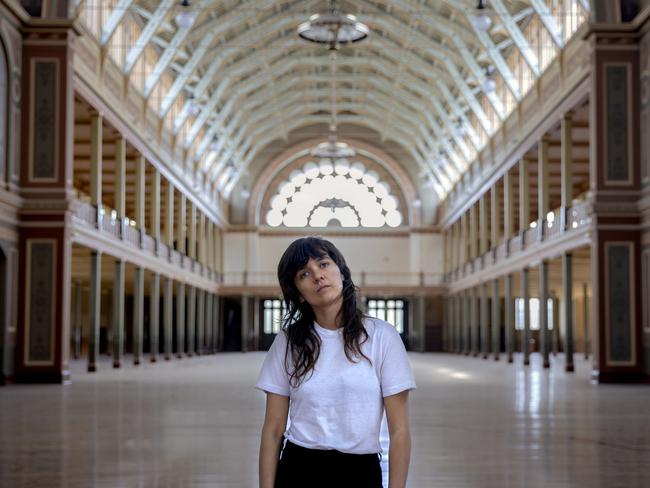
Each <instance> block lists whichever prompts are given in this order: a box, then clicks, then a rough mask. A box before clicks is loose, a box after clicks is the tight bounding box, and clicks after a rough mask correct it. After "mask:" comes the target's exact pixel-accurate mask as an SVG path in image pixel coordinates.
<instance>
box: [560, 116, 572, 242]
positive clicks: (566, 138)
mask: <svg viewBox="0 0 650 488" xmlns="http://www.w3.org/2000/svg"><path fill="white" fill-rule="evenodd" d="M571 117H572V114H571V113H566V114H564V116H563V117H562V122H561V126H560V144H561V156H560V158H561V159H560V173H561V208H560V230H561V231H562V232H564V231H566V230H568V225H569V210H570V208H571V202H572V200H573V137H572V126H573V123H572V120H571Z"/></svg>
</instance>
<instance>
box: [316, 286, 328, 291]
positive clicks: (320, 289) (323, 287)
mask: <svg viewBox="0 0 650 488" xmlns="http://www.w3.org/2000/svg"><path fill="white" fill-rule="evenodd" d="M329 287H330V285H323V286H321V287H320V288H319V289H318V290H316V293H320V292H321V291H322V290H324V289H325V288H329Z"/></svg>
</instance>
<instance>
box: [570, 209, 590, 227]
mask: <svg viewBox="0 0 650 488" xmlns="http://www.w3.org/2000/svg"><path fill="white" fill-rule="evenodd" d="M568 214H569V218H568V225H567V226H568V230H572V229H577V228H579V227H583V226H585V225H589V224H591V204H590V203H589V202H580V203H578V204H576V205H574V206H573V207H571V208H570V209H569V212H568Z"/></svg>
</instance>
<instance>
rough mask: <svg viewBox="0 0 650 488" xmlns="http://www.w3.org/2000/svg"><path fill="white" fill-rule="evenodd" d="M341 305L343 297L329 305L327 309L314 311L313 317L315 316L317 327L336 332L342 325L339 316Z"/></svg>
mask: <svg viewBox="0 0 650 488" xmlns="http://www.w3.org/2000/svg"><path fill="white" fill-rule="evenodd" d="M342 304H343V297H341V299H340V300H337V301H336V302H334V303H331V304H330V305H328V306H327V307H322V308H317V309H314V315H315V316H316V322H318V325H320V326H321V327H323V328H325V329H331V330H336V329H338V328H339V327H341V326H342V325H343V324H342V318H341V315H340V311H341V305H342Z"/></svg>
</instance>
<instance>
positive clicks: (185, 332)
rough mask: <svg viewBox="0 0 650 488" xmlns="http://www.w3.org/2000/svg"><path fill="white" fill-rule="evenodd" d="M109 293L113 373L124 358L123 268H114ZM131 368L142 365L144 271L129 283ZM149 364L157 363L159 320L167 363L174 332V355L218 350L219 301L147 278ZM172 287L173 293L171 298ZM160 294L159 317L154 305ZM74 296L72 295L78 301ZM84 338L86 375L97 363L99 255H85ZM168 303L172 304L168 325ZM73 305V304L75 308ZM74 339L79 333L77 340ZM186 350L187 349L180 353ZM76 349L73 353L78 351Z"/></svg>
mask: <svg viewBox="0 0 650 488" xmlns="http://www.w3.org/2000/svg"><path fill="white" fill-rule="evenodd" d="M114 279H115V283H114V287H113V310H112V324H111V327H112V332H113V351H112V355H113V367H115V368H119V367H120V366H121V364H122V361H123V356H124V339H125V333H124V330H125V327H124V321H125V313H124V300H125V288H124V262H123V261H116V263H115V278H114ZM133 280H134V282H133V363H134V364H135V365H138V364H140V363H141V362H142V360H143V345H144V344H143V343H144V297H145V280H144V268H142V267H136V268H135V272H134V278H133ZM149 286H150V288H149V307H150V308H149V359H150V361H152V362H155V361H157V359H158V356H159V349H160V340H161V338H160V337H159V327H160V323H161V319H162V325H163V327H162V329H163V337H162V340H163V357H164V359H165V360H170V359H172V357H173V354H174V347H173V346H174V344H173V338H174V330H173V328H174V326H175V328H176V330H175V332H176V355H177V357H179V358H180V357H183V356H184V355H187V356H192V355H194V354H197V355H200V354H206V353H214V352H216V351H217V350H218V349H219V348H220V341H221V329H220V325H219V324H220V320H219V318H220V316H221V313H220V301H219V297H218V296H217V295H216V294H214V293H211V292H209V291H206V290H203V289H201V288H197V287H194V286H189V285H186V284H185V283H183V282H176V283H174V280H173V279H172V278H170V277H166V276H161V275H160V274H159V273H152V275H151V279H150V283H149ZM174 287H175V288H176V293H174ZM161 288H162V300H163V306H162V312H163V313H162V317H160V299H161ZM79 295H80V294H78V295H77V297H78V299H80V296H79ZM89 300H90V303H89V311H90V332H89V336H88V350H89V352H88V371H90V372H93V371H96V370H97V363H98V359H99V335H100V326H101V310H100V303H101V255H100V253H98V252H93V253H92V255H91V278H90V294H89ZM174 300H175V301H176V310H175V320H174V316H173V313H174ZM77 303H79V302H77ZM78 335H80V333H79V334H78ZM186 344H187V347H186ZM78 348H79V346H76V347H75V349H78Z"/></svg>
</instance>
